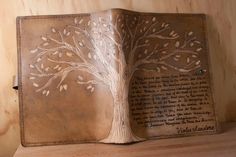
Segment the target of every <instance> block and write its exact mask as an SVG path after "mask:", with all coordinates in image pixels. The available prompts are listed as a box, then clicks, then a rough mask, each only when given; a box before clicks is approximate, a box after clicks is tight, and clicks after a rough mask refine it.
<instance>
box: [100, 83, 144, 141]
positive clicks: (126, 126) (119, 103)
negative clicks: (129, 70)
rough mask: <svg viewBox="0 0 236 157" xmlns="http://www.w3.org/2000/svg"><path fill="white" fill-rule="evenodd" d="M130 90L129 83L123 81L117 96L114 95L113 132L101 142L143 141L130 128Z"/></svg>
mask: <svg viewBox="0 0 236 157" xmlns="http://www.w3.org/2000/svg"><path fill="white" fill-rule="evenodd" d="M128 90H129V81H125V80H122V81H121V83H120V84H119V87H118V89H117V92H115V93H116V94H114V95H113V102H114V108H113V120H112V126H111V130H110V132H109V135H108V136H107V137H106V138H105V139H103V140H101V142H104V143H131V142H135V141H141V140H143V139H142V138H139V137H137V136H135V135H134V134H133V132H132V130H131V127H130V119H129V102H128V94H129V93H128Z"/></svg>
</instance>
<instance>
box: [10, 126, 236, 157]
mask: <svg viewBox="0 0 236 157" xmlns="http://www.w3.org/2000/svg"><path fill="white" fill-rule="evenodd" d="M235 134H236V123H229V124H227V125H224V133H222V134H218V135H210V136H192V137H185V138H175V139H162V140H153V141H145V142H141V143H136V144H131V145H109V144H76V145H61V146H45V147H27V148H25V147H22V146H19V148H18V150H17V152H16V154H15V156H14V157H32V156H33V157H55V156H56V157H66V156H70V157H72V156H76V157H100V156H102V157H110V156H113V157H119V156H123V157H126V156H128V157H142V156H148V157H152V156H153V157H156V156H159V157H162V156H163V157H165V156H173V157H174V156H178V157H188V156H191V157H199V156H201V157H211V156H212V157H213V156H214V157H222V156H224V157H233V156H235V154H236V136H235ZM91 148H92V149H91Z"/></svg>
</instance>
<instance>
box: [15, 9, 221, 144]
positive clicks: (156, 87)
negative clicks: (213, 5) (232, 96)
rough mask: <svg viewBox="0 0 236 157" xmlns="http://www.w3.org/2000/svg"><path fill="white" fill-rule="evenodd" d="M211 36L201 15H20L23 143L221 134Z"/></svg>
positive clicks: (114, 11)
mask: <svg viewBox="0 0 236 157" xmlns="http://www.w3.org/2000/svg"><path fill="white" fill-rule="evenodd" d="M206 36H207V34H206V17H205V15H202V14H161V13H139V12H133V11H128V10H122V9H111V10H107V11H101V12H97V13H91V14H77V15H49V16H25V17H18V18H17V41H18V65H19V68H18V75H19V77H18V82H19V99H20V126H21V140H22V144H23V145H24V146H35V145H51V144H66V143H84V142H102V143H131V142H137V141H143V140H148V139H159V138H167V137H178V136H189V135H198V134H211V133H215V132H216V131H217V130H218V125H217V120H216V115H215V111H214V105H213V104H214V99H213V89H212V88H213V86H212V82H211V70H210V62H209V52H208V47H207V38H206Z"/></svg>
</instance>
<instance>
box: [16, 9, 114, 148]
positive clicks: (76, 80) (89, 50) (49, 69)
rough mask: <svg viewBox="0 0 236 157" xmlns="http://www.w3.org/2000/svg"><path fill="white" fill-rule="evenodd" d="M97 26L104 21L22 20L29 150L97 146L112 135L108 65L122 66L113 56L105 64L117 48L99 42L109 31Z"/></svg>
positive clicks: (23, 109) (24, 136)
mask: <svg viewBox="0 0 236 157" xmlns="http://www.w3.org/2000/svg"><path fill="white" fill-rule="evenodd" d="M101 14H103V13H101ZM102 16H104V17H103V19H109V17H106V16H108V15H105V14H103V15H102ZM97 25H102V21H101V20H100V19H99V18H93V17H91V15H90V14H81V15H65V16H35V17H19V18H18V19H17V31H18V61H19V69H18V70H19V97H20V118H21V140H22V144H23V145H24V146H34V145H48V144H65V143H81V142H88V141H89V142H96V141H100V140H102V139H104V138H105V137H107V136H108V134H109V131H110V128H111V123H112V117H113V100H112V95H111V93H110V92H109V89H108V88H107V86H106V77H108V76H107V75H106V72H107V67H106V65H105V63H106V62H109V66H114V67H115V66H116V65H115V64H116V63H115V62H112V59H111V58H105V60H104V59H103V62H101V57H103V54H102V53H110V52H108V51H111V50H112V48H111V47H109V43H106V42H105V41H102V40H100V41H99V42H98V41H96V40H99V39H102V38H100V37H99V35H101V34H99V31H102V32H103V35H104V32H106V31H107V32H109V30H106V29H107V28H106V27H105V26H104V27H98V26H97ZM101 29H102V30H101ZM101 42H103V43H104V42H105V43H106V45H107V48H106V49H105V51H106V52H105V51H104V48H103V47H101V44H100V43H101ZM103 45H104V44H103ZM101 49H102V50H103V51H101Z"/></svg>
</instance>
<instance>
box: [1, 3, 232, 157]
mask: <svg viewBox="0 0 236 157" xmlns="http://www.w3.org/2000/svg"><path fill="white" fill-rule="evenodd" d="M235 6H236V1H235V0H227V1H226V0H112V1H111V0H96V1H95V0H50V1H48V0H40V1H38V0H2V1H1V5H0V63H1V66H0V71H1V73H0V157H10V156H12V154H13V152H14V151H15V150H16V147H17V145H18V144H19V141H20V140H19V127H18V99H17V93H16V92H15V91H13V90H12V89H11V84H12V75H13V74H15V73H16V67H17V66H16V65H17V64H16V63H17V62H16V54H17V53H16V31H15V18H16V16H22V15H39V14H41V15H42V14H43V15H45V14H75V13H81V12H94V11H99V10H104V9H108V8H124V9H132V10H135V11H146V12H169V13H170V12H171V13H176V12H179V13H205V14H207V15H208V17H209V19H208V26H209V27H208V28H209V43H210V51H211V54H212V55H211V60H212V64H213V76H214V79H213V80H214V84H215V85H214V89H215V93H216V106H217V110H218V113H219V114H218V115H219V119H220V120H221V121H233V120H236V96H235V93H236V53H235V51H236V36H235V34H236V9H235Z"/></svg>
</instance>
